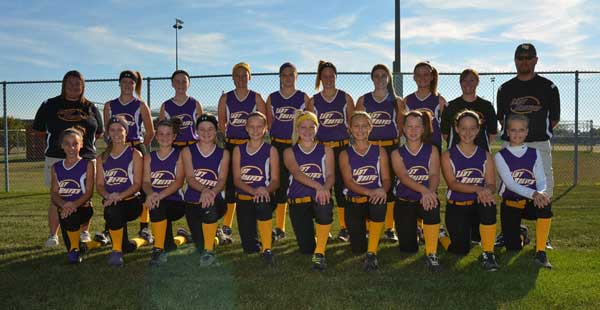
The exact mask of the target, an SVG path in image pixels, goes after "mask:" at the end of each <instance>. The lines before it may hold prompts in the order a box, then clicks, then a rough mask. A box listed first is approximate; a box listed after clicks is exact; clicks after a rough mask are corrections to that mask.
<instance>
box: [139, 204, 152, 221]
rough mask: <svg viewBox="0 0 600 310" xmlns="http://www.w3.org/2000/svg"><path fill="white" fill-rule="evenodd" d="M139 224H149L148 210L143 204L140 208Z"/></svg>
mask: <svg viewBox="0 0 600 310" xmlns="http://www.w3.org/2000/svg"><path fill="white" fill-rule="evenodd" d="M140 223H150V210H149V209H148V208H146V205H145V204H144V205H143V206H142V214H140Z"/></svg>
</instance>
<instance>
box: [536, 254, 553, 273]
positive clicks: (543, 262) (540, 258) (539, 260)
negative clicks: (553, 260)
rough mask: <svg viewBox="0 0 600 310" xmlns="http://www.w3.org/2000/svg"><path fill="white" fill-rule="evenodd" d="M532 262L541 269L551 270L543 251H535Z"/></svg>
mask: <svg viewBox="0 0 600 310" xmlns="http://www.w3.org/2000/svg"><path fill="white" fill-rule="evenodd" d="M533 261H534V262H535V263H536V264H538V265H540V266H541V267H544V268H546V269H552V264H550V262H549V261H548V257H547V256H546V252H545V251H537V252H535V256H534V257H533Z"/></svg>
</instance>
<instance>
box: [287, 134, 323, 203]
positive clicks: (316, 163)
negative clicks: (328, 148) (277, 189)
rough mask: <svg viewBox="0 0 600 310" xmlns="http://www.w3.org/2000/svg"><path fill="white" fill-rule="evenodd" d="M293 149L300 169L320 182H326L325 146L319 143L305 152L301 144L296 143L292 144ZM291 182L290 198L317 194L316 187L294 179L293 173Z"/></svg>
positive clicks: (288, 193)
mask: <svg viewBox="0 0 600 310" xmlns="http://www.w3.org/2000/svg"><path fill="white" fill-rule="evenodd" d="M292 151H293V152H294V158H296V163H298V168H300V171H302V173H304V174H305V175H306V176H307V177H309V178H311V179H313V180H315V181H316V182H318V183H319V184H321V185H323V184H325V174H326V171H325V146H324V145H322V144H317V145H315V147H314V148H313V149H312V150H311V151H309V152H304V151H303V150H302V149H301V148H300V145H298V144H296V145H294V146H292ZM289 182H290V183H289V184H290V185H289V187H288V191H287V196H288V198H302V197H313V198H314V197H315V196H316V194H317V192H316V191H315V189H314V188H312V187H309V186H306V185H304V184H302V183H300V182H298V181H296V180H294V177H293V176H292V175H290V179H289Z"/></svg>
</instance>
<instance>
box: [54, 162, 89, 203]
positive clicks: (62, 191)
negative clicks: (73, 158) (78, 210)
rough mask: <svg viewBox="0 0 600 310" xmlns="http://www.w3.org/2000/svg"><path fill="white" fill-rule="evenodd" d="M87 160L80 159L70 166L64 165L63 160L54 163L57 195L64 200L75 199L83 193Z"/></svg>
mask: <svg viewBox="0 0 600 310" xmlns="http://www.w3.org/2000/svg"><path fill="white" fill-rule="evenodd" d="M87 165H88V161H87V160H85V159H80V160H79V161H77V162H76V163H75V165H73V166H72V167H71V168H67V167H65V160H64V159H63V160H61V161H59V162H57V163H55V164H54V173H55V174H56V180H57V181H58V195H59V196H60V198H61V199H63V200H65V201H75V200H77V199H79V198H81V196H83V195H84V194H85V181H86V179H87Z"/></svg>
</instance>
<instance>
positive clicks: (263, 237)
mask: <svg viewBox="0 0 600 310" xmlns="http://www.w3.org/2000/svg"><path fill="white" fill-rule="evenodd" d="M257 222H258V233H259V235H260V242H261V243H262V248H263V251H264V250H270V249H271V242H272V240H271V238H272V235H273V229H272V227H273V220H266V221H257Z"/></svg>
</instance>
